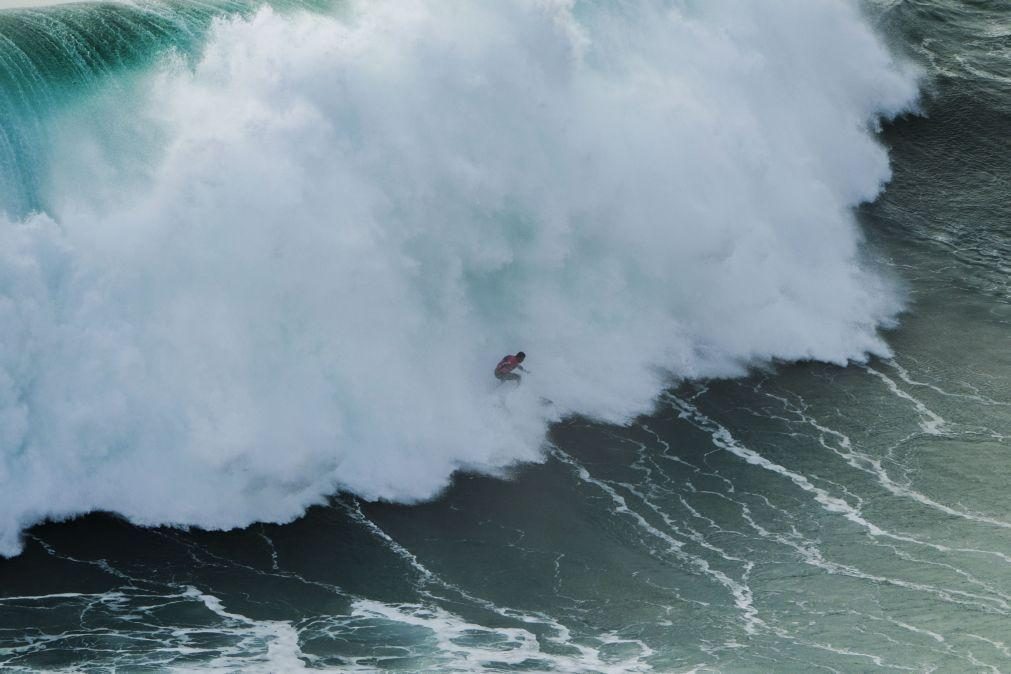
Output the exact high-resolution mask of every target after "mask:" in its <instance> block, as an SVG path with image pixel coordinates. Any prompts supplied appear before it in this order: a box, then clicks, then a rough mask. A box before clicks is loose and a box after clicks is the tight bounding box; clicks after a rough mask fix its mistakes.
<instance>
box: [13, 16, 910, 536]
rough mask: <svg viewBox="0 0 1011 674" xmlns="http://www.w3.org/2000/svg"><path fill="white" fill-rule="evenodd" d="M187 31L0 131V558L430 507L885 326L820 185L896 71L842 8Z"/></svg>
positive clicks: (846, 351) (887, 290) (835, 194)
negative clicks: (353, 498) (375, 509)
mask: <svg viewBox="0 0 1011 674" xmlns="http://www.w3.org/2000/svg"><path fill="white" fill-rule="evenodd" d="M75 11H76V12H78V13H81V12H84V13H87V12H97V11H103V12H113V13H114V12H116V11H122V12H127V11H133V12H136V11H139V10H137V9H128V8H114V7H113V8H110V6H105V5H103V6H98V5H95V6H91V5H85V6H82V7H78V8H75ZM41 15H44V12H43V13H41V14H35V15H33V16H35V17H36V18H37V17H38V16H41ZM6 19H7V20H9V21H14V20H18V15H17V14H16V13H15V15H13V18H11V16H8V17H6ZM40 25H41V26H42V27H41V28H40V29H39V30H40V31H42V32H43V33H44V32H45V30H47V29H46V28H45V22H41V23H40ZM54 25H55V24H54ZM103 25H106V26H107V25H108V22H107V21H106V22H104V24H103ZM124 25H126V24H124ZM130 25H135V24H132V23H131V24H130ZM124 30H125V29H124ZM204 30H205V32H204V33H203V34H202V36H201V39H200V40H199V41H194V40H193V38H192V35H190V34H187V40H188V41H187V42H186V45H185V48H176V49H168V50H167V51H166V50H165V49H164V46H165V44H167V43H171V41H172V39H175V38H172V34H171V33H170V32H166V31H164V30H163V31H162V32H160V33H158V35H159V36H160V38H159V39H160V42H158V44H157V45H156V46H157V47H158V48H159V49H161V51H158V52H157V57H156V58H154V57H153V58H151V59H149V60H147V61H145V60H143V59H139V58H133V59H132V60H130V59H127V61H128V62H117V63H116V64H115V67H112V68H109V69H107V70H103V71H102V72H101V73H100V76H96V78H95V79H94V81H89V83H88V86H86V87H84V88H83V89H82V90H80V91H76V92H73V93H72V95H70V94H67V95H66V96H63V98H61V99H60V103H59V105H58V106H57V107H56V108H54V109H50V110H46V114H45V116H44V119H42V118H39V117H31V118H30V115H28V114H27V113H25V114H23V115H21V116H20V117H17V118H15V117H13V116H12V117H9V118H8V119H7V120H6V121H4V125H5V128H4V130H3V131H4V134H3V136H2V139H3V140H4V142H6V143H7V147H6V148H0V150H3V152H0V155H2V156H3V157H7V161H6V163H5V164H4V166H5V168H4V170H5V172H6V174H7V175H5V176H4V180H3V181H0V183H2V184H3V185H5V186H6V187H5V190H6V191H5V192H3V193H4V194H7V195H14V194H17V195H19V196H18V197H17V199H15V198H14V197H13V196H11V197H10V200H9V202H8V203H7V204H5V205H2V206H3V207H2V209H0V210H5V211H6V212H7V213H8V215H7V216H6V217H5V218H2V219H0V487H2V488H0V553H2V554H5V555H12V554H17V553H18V552H19V550H20V542H19V538H20V533H21V531H22V530H23V529H24V528H25V527H27V526H30V525H31V524H33V523H36V522H39V521H41V520H43V519H46V518H62V517H68V516H73V515H75V514H80V513H84V512H88V511H92V510H106V511H114V512H117V513H121V514H123V515H124V516H126V517H128V518H129V519H131V520H132V521H134V522H137V523H139V524H144V525H154V524H178V525H196V526H201V527H208V528H229V527H236V526H243V525H246V524H249V523H251V522H254V521H285V520H289V519H291V518H294V517H297V516H298V515H299V514H300V513H301V512H302V511H303V510H304V509H305V508H306V507H307V506H308V505H310V504H313V503H320V502H322V501H324V500H325V498H326V497H327V496H328V495H330V494H332V493H334V492H335V491H338V490H350V491H352V492H354V493H356V494H358V495H360V496H363V497H365V498H368V499H390V500H396V501H403V502H412V501H416V500H420V499H426V498H430V497H432V496H433V495H435V494H437V493H438V492H439V490H440V489H442V488H444V487H445V486H446V484H447V482H448V480H449V479H450V476H451V475H452V473H453V472H454V471H456V470H460V469H465V470H477V471H484V472H492V473H495V472H497V471H500V470H502V469H503V468H505V467H507V466H509V465H511V464H514V463H515V462H517V461H532V460H538V459H539V458H540V457H541V442H542V439H543V436H544V432H545V430H546V428H547V425H548V424H549V423H550V422H551V421H553V420H556V419H558V418H560V417H561V416H563V415H566V414H570V413H580V414H584V415H588V416H592V417H595V418H598V419H602V420H606V421H610V422H618V423H621V422H623V421H627V420H628V419H630V418H631V417H632V416H634V415H636V414H639V413H642V412H644V411H647V410H649V409H650V407H651V405H652V401H653V399H654V396H655V395H656V394H657V393H658V391H659V390H660V389H662V388H663V387H664V386H665V385H667V384H669V383H670V382H671V381H672V380H675V379H678V378H696V377H713V376H732V375H736V374H740V373H742V372H743V371H744V369H745V368H746V367H747V366H749V365H751V364H756V363H760V362H763V361H769V360H771V359H786V360H797V359H818V360H824V361H831V362H838V363H844V362H846V361H848V360H850V359H858V360H859V359H862V358H864V357H866V354H868V353H877V354H886V353H887V352H888V348H887V346H886V345H885V343H884V342H883V341H882V339H881V338H880V336H879V335H878V334H877V330H878V328H879V327H880V326H882V325H885V324H887V323H888V322H889V321H891V320H893V318H894V316H895V314H896V312H897V310H898V309H899V306H900V302H899V298H898V296H897V293H895V292H894V291H893V290H892V289H891V287H890V284H889V283H887V282H886V281H885V280H883V279H882V278H881V277H880V275H879V274H878V273H877V272H875V271H874V270H873V269H872V268H871V267H870V266H869V265H867V264H865V263H863V262H861V249H860V242H861V237H860V232H859V228H858V227H857V225H856V223H855V221H854V217H853V214H852V212H851V209H852V207H853V206H854V205H856V204H858V203H860V202H863V201H867V200H871V199H873V198H874V197H875V196H876V195H877V194H878V192H879V190H880V189H881V187H882V185H883V184H884V182H885V181H886V180H887V179H888V178H889V165H888V158H887V154H886V152H885V150H884V149H883V148H882V147H881V146H880V145H879V144H878V143H877V142H876V140H875V138H874V129H875V126H876V123H877V120H878V119H880V118H881V117H888V116H894V115H896V114H900V113H902V112H903V111H906V110H909V109H910V108H911V107H912V106H913V105H914V104H915V99H916V95H917V81H916V76H915V73H913V72H911V71H910V70H909V69H908V68H907V67H905V66H904V65H902V64H901V63H898V62H897V61H896V60H895V59H894V58H893V57H892V56H891V55H890V54H889V52H888V50H887V49H886V48H885V47H884V45H883V43H882V41H881V39H880V38H879V37H878V36H876V35H875V34H874V32H873V30H872V29H871V28H870V27H869V24H868V22H867V20H866V19H865V18H864V17H863V16H862V15H861V13H860V11H859V8H858V7H857V6H856V5H853V4H850V3H846V2H838V1H833V0H818V1H814V2H812V1H810V0H803V1H800V0H777V1H770V2H765V3H762V4H761V6H759V5H757V4H755V3H751V2H748V1H747V0H739V1H735V2H722V3H694V2H688V1H684V2H660V1H647V0H643V1H640V2H634V3H603V2H602V3H597V2H571V1H564V0H514V1H511V2H498V1H497V0H496V1H491V0H489V1H488V2H470V3H462V4H461V3H444V2H439V1H437V0H407V1H403V0H398V1H396V2H394V1H392V0H389V1H387V0H379V1H377V2H352V3H350V4H349V5H345V6H340V7H338V8H337V9H334V10H332V11H326V12H322V13H320V12H318V11H316V12H310V11H280V10H277V9H271V8H270V7H263V8H260V9H257V10H255V11H253V10H251V11H247V12H240V13H238V14H226V15H222V16H220V17H218V18H215V19H213V20H211V21H208V22H207V25H206V26H205V28H204ZM67 35H68V33H67V32H66V31H63V32H60V31H58V30H57V29H56V28H53V29H52V34H51V37H52V39H53V40H56V41H58V40H60V39H69V38H67V37H66V36H67ZM137 35H140V33H137V34H136V35H134V34H130V35H127V37H126V38H124V39H125V40H127V41H129V40H139V39H140V38H139V37H137ZM166 36H167V37H166ZM170 38H171V39H170ZM4 45H8V43H2V44H0V52H2V51H3V50H4V49H5V48H7V47H5V46H4ZM194 45H196V46H194ZM68 49H69V47H68ZM74 49H79V45H76V43H75V46H74ZM152 49H154V47H152ZM152 53H154V52H152ZM120 61H123V59H120ZM11 64H14V65H11ZM15 66H17V67H21V66H18V62H17V60H16V59H13V57H12V58H7V59H0V67H3V68H7V69H8V72H7V73H6V75H5V76H7V77H9V78H10V77H12V76H11V74H10V68H13V67H15ZM22 70H23V68H22ZM39 72H40V73H41V75H40V77H42V78H43V79H44V77H45V76H46V72H47V71H46V70H45V69H40V70H39ZM29 107H31V106H29ZM37 107H38V105H35V107H31V110H30V112H31V111H35V112H37V110H36V108H37ZM24 109H26V110H27V109H29V108H24ZM35 112H33V113H32V114H35ZM29 124H30V125H31V128H30V129H28V131H26V130H25V125H29ZM18 125H20V127H18ZM15 127H18V128H15ZM11 139H14V140H11ZM15 140H16V141H17V143H20V145H17V147H15V146H14V145H13V144H12V143H14V141H15ZM12 148H13V149H12ZM15 150H17V151H15ZM4 153H6V154H4ZM26 157H31V158H32V161H33V162H34V163H33V164H32V166H31V167H30V170H29V168H25V167H23V166H22V167H20V169H23V170H19V166H18V165H17V162H19V161H27V159H25V158H26ZM40 157H41V158H44V159H45V161H42V160H41V159H39V158H40ZM12 185H13V187H12ZM25 204H28V206H25ZM519 349H523V350H524V351H526V352H527V354H528V360H527V365H528V366H529V369H530V370H532V373H531V374H530V375H527V376H526V378H525V381H524V384H523V386H521V387H519V388H517V389H512V388H511V387H508V390H507V388H505V387H504V388H497V387H496V386H495V385H494V383H495V382H494V380H493V379H492V377H491V370H492V368H493V366H494V364H495V362H496V361H497V360H498V359H499V358H500V357H501V356H502V355H503V354H505V353H507V352H514V351H516V350H519ZM548 399H549V400H551V401H553V403H551V404H547V403H546V402H545V400H548Z"/></svg>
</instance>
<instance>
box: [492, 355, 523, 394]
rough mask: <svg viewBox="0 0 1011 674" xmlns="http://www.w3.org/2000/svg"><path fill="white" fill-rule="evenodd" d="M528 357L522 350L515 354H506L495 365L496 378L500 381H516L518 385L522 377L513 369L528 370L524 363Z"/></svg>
mask: <svg viewBox="0 0 1011 674" xmlns="http://www.w3.org/2000/svg"><path fill="white" fill-rule="evenodd" d="M526 357H527V354H525V353H523V352H522V351H520V352H519V353H517V354H516V355H515V356H506V357H505V358H503V359H502V360H500V361H499V362H498V365H496V366H495V378H496V379H498V380H499V381H514V382H516V385H517V386H518V385H519V383H520V380H521V379H522V377H520V376H519V375H518V374H516V373H515V372H513V370H519V371H520V372H526V370H524V369H523V365H522V363H523V361H524V360H525V359H526Z"/></svg>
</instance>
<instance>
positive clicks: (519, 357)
mask: <svg viewBox="0 0 1011 674" xmlns="http://www.w3.org/2000/svg"><path fill="white" fill-rule="evenodd" d="M526 357H527V354H525V353H523V352H522V351H520V352H519V353H517V354H516V360H518V361H522V360H523V359H524V358H526Z"/></svg>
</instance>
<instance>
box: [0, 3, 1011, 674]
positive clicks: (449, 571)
mask: <svg viewBox="0 0 1011 674" xmlns="http://www.w3.org/2000/svg"><path fill="white" fill-rule="evenodd" d="M187 7H191V6H190V5H187ZM214 11H219V10H218V9H215V10H214ZM874 11H875V12H877V14H876V16H877V17H878V18H877V19H876V21H877V24H878V25H879V27H880V28H881V29H882V30H883V31H884V32H885V33H886V34H887V35H888V36H889V38H890V39H891V40H893V41H895V43H896V45H897V48H901V49H904V50H907V51H908V52H909V53H910V54H911V57H912V58H916V59H917V60H918V61H919V62H920V63H921V64H922V65H923V68H924V69H925V72H926V75H927V77H926V80H925V90H926V94H925V98H924V101H923V104H922V105H923V110H922V114H921V115H918V116H908V117H904V118H902V119H899V120H897V121H895V122H892V123H890V124H888V125H887V126H886V127H885V128H884V129H883V130H882V132H881V137H882V140H883V142H884V143H885V144H886V145H887V146H888V148H889V151H890V156H891V160H892V166H893V170H894V178H893V180H892V182H891V183H890V184H889V186H888V188H887V190H886V191H885V192H884V193H883V194H882V196H881V197H880V198H879V199H878V200H877V201H876V202H874V203H873V204H869V205H866V206H864V207H862V208H861V210H860V212H859V216H860V220H861V223H862V226H863V228H864V231H865V232H866V235H867V238H868V245H867V254H868V255H869V256H871V257H874V258H875V259H876V260H877V263H878V264H880V265H883V266H885V267H886V268H888V269H889V270H890V273H891V274H892V275H893V276H894V277H895V278H896V279H898V281H899V282H900V283H901V284H902V285H903V286H904V288H905V291H906V295H907V309H906V311H905V313H903V314H902V316H901V317H900V321H899V324H898V325H897V326H896V327H894V329H891V330H889V331H888V332H887V334H886V339H887V342H888V344H889V345H890V347H891V349H892V351H893V353H894V355H893V357H892V358H889V359H872V360H871V361H870V362H868V363H867V364H853V365H850V366H849V367H837V366H831V365H824V364H819V363H799V364H780V365H777V366H775V367H772V366H770V367H769V368H768V369H767V370H765V371H760V372H755V373H754V374H752V376H749V377H747V378H744V379H736V380H726V381H709V382H689V383H685V384H683V385H680V386H678V387H677V388H674V389H672V390H670V391H668V392H667V393H665V394H663V395H662V396H660V398H659V401H658V404H657V408H656V411H655V413H653V414H651V415H649V416H646V417H642V418H640V419H638V420H637V421H636V422H635V423H633V424H631V425H630V426H628V427H614V426H609V425H604V424H598V423H595V422H593V421H589V420H586V419H581V418H571V419H567V420H565V421H563V422H561V423H559V424H557V425H555V426H554V427H553V428H552V430H551V433H550V436H549V443H548V444H549V446H548V447H547V449H546V459H545V460H544V462H543V463H540V464H528V465H523V466H519V467H517V468H515V469H514V471H513V472H512V474H511V475H510V476H508V479H496V478H490V477H483V476H475V475H467V474H464V475H460V476H458V477H457V479H456V480H455V482H454V484H453V486H452V487H451V488H450V489H449V490H448V491H447V492H445V493H444V494H443V495H442V496H441V497H440V498H438V499H436V500H434V501H432V502H429V503H424V504H420V505H413V506H399V505H391V504H382V503H367V502H364V501H361V500H358V499H356V498H354V497H352V496H350V495H343V496H338V497H336V498H335V499H334V500H333V502H332V504H331V505H329V506H327V507H315V508H313V509H311V510H310V511H309V512H308V513H307V514H306V516H305V517H303V518H301V519H299V520H297V521H295V522H293V523H291V524H288V525H254V526H252V527H250V528H248V529H245V530H241V531H235V532H229V533H221V532H202V531H199V530H190V531H183V530H178V529H145V528H139V527H136V526H133V525H131V524H130V523H128V522H126V521H124V520H121V519H119V518H117V517H114V516H108V515H91V516H88V517H84V518H81V519H78V520H74V521H72V522H68V523H51V524H45V525H41V526H37V527H34V528H33V529H31V530H30V532H29V533H28V535H27V538H26V547H25V551H24V553H23V554H21V555H20V556H18V557H14V558H11V559H7V560H4V561H2V562H0V667H4V668H8V669H11V670H15V671H16V670H36V669H45V668H55V669H68V670H69V669H82V670H89V671H90V670H95V671H105V670H112V669H115V668H119V669H121V670H123V671H158V670H163V669H169V668H178V669H184V670H185V669H200V670H207V669H210V670H221V671H256V670H259V671H290V670H294V669H297V668H301V667H313V668H333V669H341V670H362V671H373V670H400V671H405V670H406V671H415V670H427V671H453V670H455V671H474V670H517V671H646V670H657V671H727V672H738V671H814V670H821V669H824V670H828V671H872V670H874V671H876V670H878V669H884V668H888V669H902V670H908V671H944V672H962V671H992V672H999V671H1011V629H1009V625H1011V497H1009V496H1008V492H1007V489H1008V484H1009V478H1011V469H1009V459H1011V455H1009V452H1011V392H1009V382H1011V349H1009V346H1011V339H1009V338H1011V302H1009V299H1011V296H1009V286H1008V282H1009V278H1011V277H1009V273H1011V134H1009V133H1008V130H1009V129H1011V9H1008V7H1007V5H1006V4H1005V3H1000V2H990V3H986V2H971V3H970V2H965V3H962V2H949V1H944V0H931V1H927V0H923V1H920V2H901V3H894V4H892V5H891V6H889V7H875V8H874ZM210 14H211V12H209V11H208V12H207V13H204V12H203V11H202V10H201V11H197V10H194V11H193V13H192V14H188V15H187V16H188V17H190V18H187V19H186V20H185V21H183V22H182V23H180V21H179V20H178V16H179V14H178V13H176V12H173V13H172V17H173V18H171V19H168V18H165V19H162V18H159V14H158V12H157V11H155V10H154V9H152V8H150V7H147V6H140V7H138V8H132V9H126V10H124V9H122V8H119V7H113V6H111V5H109V6H106V5H98V6H84V7H79V8H77V7H75V8H63V9H60V10H56V11H53V12H52V13H40V14H39V18H38V21H39V22H40V25H41V24H42V22H44V21H50V20H52V18H53V17H55V18H56V19H58V20H59V21H61V22H62V25H63V26H65V27H67V30H73V26H75V25H77V24H75V22H80V21H116V22H124V23H123V26H127V27H126V28H123V27H122V26H120V27H117V28H116V31H115V32H116V34H117V35H126V36H127V37H126V38H124V40H123V41H122V42H121V43H120V42H112V43H110V44H108V45H107V51H103V52H101V53H91V54H86V53H85V52H84V51H80V52H73V53H74V55H73V56H72V57H69V56H67V55H66V54H69V53H70V52H66V51H64V52H60V53H57V52H56V51H53V52H52V55H46V54H50V52H45V50H46V49H49V47H47V46H46V42H45V40H43V39H41V38H39V36H38V34H35V33H32V32H31V30H34V29H31V28H29V27H28V25H27V24H25V23H22V22H23V19H22V18H21V14H17V13H15V14H0V35H4V36H6V37H7V38H8V39H11V40H21V41H22V43H24V44H27V45H30V46H31V48H33V49H39V50H43V51H41V52H38V53H35V54H34V55H33V54H29V57H28V58H29V59H30V60H31V61H32V63H34V64H36V66H35V67H37V68H40V70H39V71H38V77H39V78H41V79H42V80H43V81H45V82H48V81H49V80H50V79H52V78H51V74H47V73H46V72H44V71H43V70H41V68H43V67H50V68H57V69H58V68H71V67H73V68H76V69H78V71H79V72H80V78H79V79H77V80H75V79H74V78H70V81H69V83H68V84H65V85H61V87H57V88H54V87H52V86H50V85H48V84H46V85H44V86H43V85H39V86H38V87H35V88H32V87H30V86H29V85H26V84H24V81H29V80H31V79H33V78H35V75H33V76H32V78H27V79H26V80H24V81H22V83H20V84H17V83H12V82H10V81H9V80H8V81H4V82H3V86H2V90H3V98H0V106H6V107H3V108H2V110H3V111H4V114H15V115H29V116H34V117H36V118H38V119H39V120H40V121H39V122H38V123H39V124H40V125H44V124H45V115H44V114H40V113H38V112H37V111H35V107H37V106H40V105H44V107H46V108H49V107H50V106H51V105H52V103H50V102H48V101H47V102H46V103H44V104H43V103H40V101H43V100H45V99H46V97H52V98H54V99H61V98H65V97H70V96H72V95H73V92H72V89H73V87H75V86H85V85H86V83H87V81H88V78H96V77H98V78H100V77H102V76H103V72H104V70H105V69H108V68H140V67H143V66H144V64H145V63H146V61H145V59H150V58H152V56H151V54H152V53H153V51H152V50H151V49H150V47H148V46H139V45H142V44H143V43H145V41H154V42H155V43H157V44H159V45H161V44H165V45H167V44H173V45H176V46H178V45H179V44H180V38H179V35H181V34H188V32H187V31H192V32H193V35H194V37H193V38H192V40H188V39H184V40H182V44H184V45H189V46H188V47H187V48H191V49H193V50H197V49H199V44H200V40H199V35H200V28H199V27H200V26H202V25H203V24H204V23H205V22H206V21H207V20H208V18H207V17H208V16H210ZM190 21H191V22H192V23H188V22H190ZM13 24H17V28H16V30H14V29H12V28H11V26H12V25H13ZM37 30H38V31H41V32H43V33H45V32H46V31H47V30H50V29H49V28H45V27H39V28H38V29H37ZM124 31H126V32H124ZM12 32H13V34H14V35H13V37H12ZM19 44H21V43H19ZM61 49H64V50H65V47H61ZM154 51H157V50H154ZM5 53H6V52H5ZM40 54H42V55H40ZM78 57H79V58H80V61H78ZM38 64H43V65H42V66H40V65H38ZM45 64H49V65H45ZM5 72H7V73H10V72H11V70H10V69H8V70H6V71H5ZM55 79H58V80H60V81H61V82H62V81H66V80H67V78H64V77H57V78H55ZM11 92H18V93H17V94H16V95H15V94H13V93H11ZM19 128H22V135H21V136H20V137H10V136H8V137H7V138H6V140H5V144H4V145H3V148H4V150H3V152H4V154H2V155H0V157H2V161H3V162H4V164H3V166H4V167H5V169H4V172H3V175H4V176H5V177H7V178H8V179H9V182H8V183H0V190H2V191H3V194H4V195H5V198H6V200H7V203H8V204H9V205H10V204H14V206H12V207H11V209H12V210H14V211H19V210H20V211H24V210H26V209H27V210H31V209H34V208H39V207H41V206H43V205H44V204H43V203H42V202H43V201H44V200H43V199H42V198H41V197H40V196H39V195H38V194H36V193H35V192H33V188H32V186H33V185H35V184H37V181H36V179H35V176H34V174H33V173H32V172H33V171H36V170H37V168H33V167H38V166H39V165H40V163H44V162H45V157H43V156H35V157H32V158H31V159H30V160H29V159H26V158H25V157H26V156H27V155H28V154H30V153H31V147H32V142H33V137H32V135H31V134H32V133H35V132H36V131H34V130H33V129H34V128H35V127H32V126H31V125H28V126H26V127H19ZM11 166H17V167H20V168H19V169H18V170H20V171H22V173H20V174H17V175H16V176H15V177H14V178H11V177H10V176H12V175H14V174H15V173H16V172H12V170H11V169H10V167H11ZM3 185H6V187H4V186H3ZM11 185H18V186H21V187H20V188H14V187H11Z"/></svg>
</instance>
